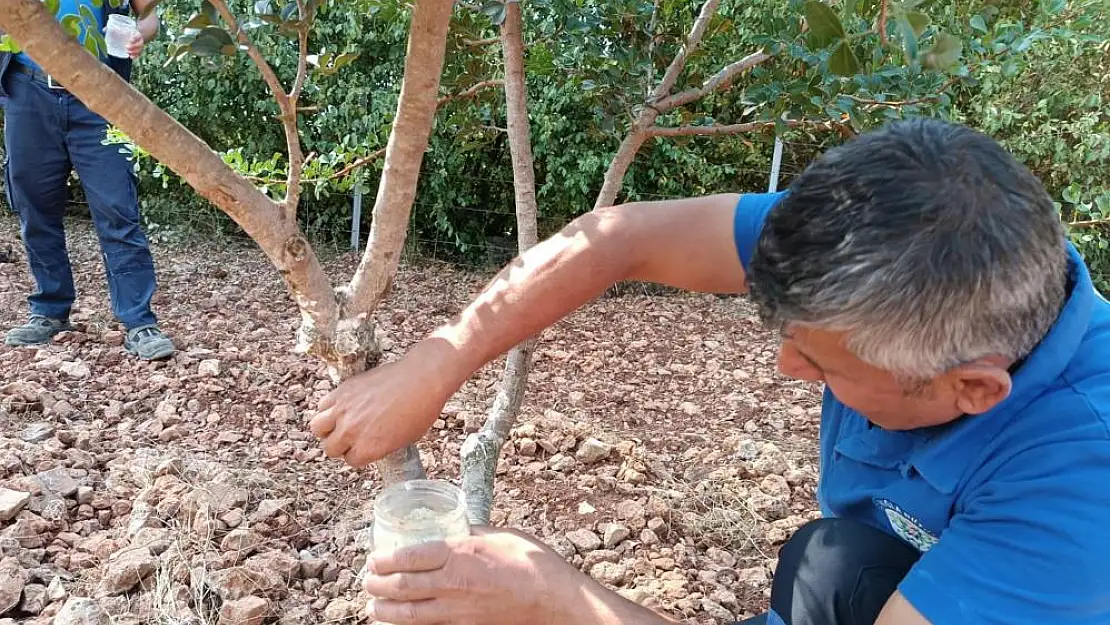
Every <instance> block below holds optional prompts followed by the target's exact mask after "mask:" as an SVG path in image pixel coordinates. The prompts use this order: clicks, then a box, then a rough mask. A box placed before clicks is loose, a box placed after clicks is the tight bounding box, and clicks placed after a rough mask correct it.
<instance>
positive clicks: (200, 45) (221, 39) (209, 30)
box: [189, 26, 238, 56]
mask: <svg viewBox="0 0 1110 625" xmlns="http://www.w3.org/2000/svg"><path fill="white" fill-rule="evenodd" d="M189 51H190V52H192V53H193V54H196V55H197V56H215V55H217V54H227V55H231V54H235V52H236V51H238V46H236V45H235V42H234V41H233V40H232V39H231V35H229V34H228V33H227V31H226V30H224V29H222V28H220V27H218V26H207V27H205V28H203V29H201V31H200V32H199V33H197V35H196V39H194V40H193V43H191V44H190V45H189Z"/></svg>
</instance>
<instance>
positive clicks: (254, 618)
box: [219, 595, 270, 625]
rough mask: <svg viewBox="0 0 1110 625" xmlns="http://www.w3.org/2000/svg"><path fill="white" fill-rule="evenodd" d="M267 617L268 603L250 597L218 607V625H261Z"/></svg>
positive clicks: (259, 598)
mask: <svg viewBox="0 0 1110 625" xmlns="http://www.w3.org/2000/svg"><path fill="white" fill-rule="evenodd" d="M269 615H270V602H269V601H267V600H266V599H263V598H262V597H256V596H254V595H250V596H247V597H243V598H242V599H235V600H233V601H226V602H224V604H223V605H222V606H221V607H220V620H219V625H262V621H263V620H264V619H265V618H266V617H267V616H269Z"/></svg>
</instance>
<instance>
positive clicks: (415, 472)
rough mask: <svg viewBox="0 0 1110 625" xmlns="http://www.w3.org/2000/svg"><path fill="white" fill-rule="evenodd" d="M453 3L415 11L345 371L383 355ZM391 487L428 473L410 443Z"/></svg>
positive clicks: (390, 463) (357, 283) (349, 325)
mask: <svg viewBox="0 0 1110 625" xmlns="http://www.w3.org/2000/svg"><path fill="white" fill-rule="evenodd" d="M453 8H454V2H452V0H419V1H418V2H417V3H416V7H415V8H414V9H413V14H412V25H411V26H410V29H409V42H408V50H407V52H406V56H405V75H404V78H403V79H402V82H401V95H400V98H399V99H398V101H397V115H396V117H395V119H394V122H393V128H392V130H391V131H390V133H389V142H388V143H387V144H386V149H385V169H384V171H382V177H381V181H380V182H379V184H378V195H377V199H376V200H375V201H374V217H373V223H372V225H371V227H370V241H369V243H368V244H367V246H366V252H365V253H364V254H363V256H362V260H361V262H359V266H358V269H357V270H356V271H355V275H354V277H352V278H351V282H350V284H349V285H348V287H347V289H346V290H343V291H342V292H341V293H340V298H339V299H340V309H341V311H340V315H341V319H342V320H341V321H340V322H339V324H338V326H337V328H336V337H335V344H336V351H337V353H338V356H339V359H340V361H341V363H342V364H341V367H340V375H347V376H349V375H354V374H356V373H359V372H361V371H363V370H365V369H366V368H367V367H368V366H370V364H371V360H372V359H374V358H376V357H377V353H376V350H374V349H371V348H370V346H371V345H372V342H371V341H370V340H369V339H367V337H373V334H374V330H373V325H372V323H371V321H370V313H371V312H373V310H374V309H375V308H377V306H378V304H379V303H380V302H381V299H382V297H383V296H384V295H385V292H386V289H387V288H388V286H389V283H390V281H391V280H392V279H393V275H394V274H395V273H396V271H397V264H398V262H399V261H400V260H401V251H402V250H403V248H404V245H405V235H406V234H407V229H408V223H409V214H410V213H411V211H412V203H413V200H414V199H415V198H416V184H417V182H418V181H419V178H420V166H421V165H422V164H423V162H424V151H425V150H426V149H427V148H428V138H429V137H430V136H431V134H432V122H433V121H435V114H436V108H437V107H438V98H439V81H440V74H442V73H443V59H444V55H445V52H446V49H447V31H448V29H449V27H450V25H451V12H452V9H453ZM376 466H377V468H378V470H379V471H380V472H381V474H382V479H383V480H384V481H385V483H386V484H391V483H394V482H398V481H403V480H411V479H420V478H423V477H424V467H423V465H422V464H421V463H420V454H419V453H418V452H417V450H416V447H415V446H413V445H410V446H408V447H406V448H404V449H401V450H398V451H396V452H394V453H392V454H390V455H389V456H386V457H385V458H383V459H382V460H381V461H379V462H378V463H377V464H376Z"/></svg>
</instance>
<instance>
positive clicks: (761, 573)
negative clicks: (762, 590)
mask: <svg viewBox="0 0 1110 625" xmlns="http://www.w3.org/2000/svg"><path fill="white" fill-rule="evenodd" d="M736 579H737V580H738V581H741V582H746V583H749V584H758V583H761V582H766V581H767V579H768V578H767V569H765V568H763V567H761V566H755V567H752V568H750V569H740V570H739V571H738V572H737V574H736Z"/></svg>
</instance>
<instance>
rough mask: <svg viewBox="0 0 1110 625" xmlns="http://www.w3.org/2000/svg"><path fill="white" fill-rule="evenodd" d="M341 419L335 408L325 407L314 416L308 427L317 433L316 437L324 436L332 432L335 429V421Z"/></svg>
mask: <svg viewBox="0 0 1110 625" xmlns="http://www.w3.org/2000/svg"><path fill="white" fill-rule="evenodd" d="M338 420H339V414H338V413H337V412H335V411H334V410H326V409H323V410H321V411H320V412H317V413H316V416H314V417H312V421H311V422H309V424H308V429H310V430H312V433H313V434H315V435H316V438H324V437H325V436H327V435H328V434H331V433H332V430H334V429H335V423H336V421H338Z"/></svg>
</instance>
